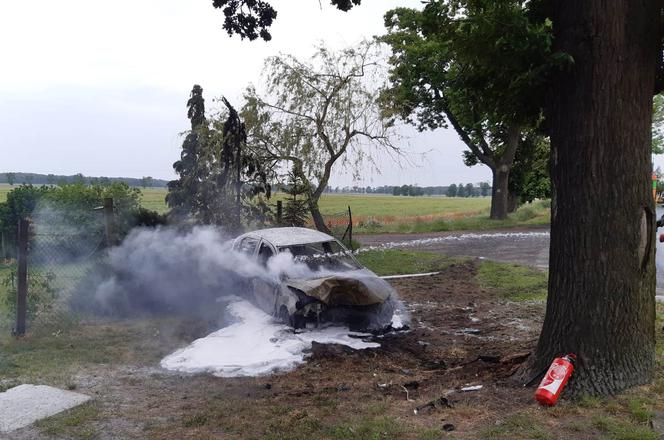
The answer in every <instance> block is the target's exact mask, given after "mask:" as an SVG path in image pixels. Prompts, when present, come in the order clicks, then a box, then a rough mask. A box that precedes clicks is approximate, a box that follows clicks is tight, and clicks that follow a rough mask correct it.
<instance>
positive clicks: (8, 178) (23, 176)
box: [0, 172, 168, 188]
mask: <svg viewBox="0 0 664 440" xmlns="http://www.w3.org/2000/svg"><path fill="white" fill-rule="evenodd" d="M115 182H123V183H126V184H127V185H129V186H135V187H138V186H140V187H143V188H148V187H158V188H165V187H166V185H167V184H168V181H167V180H162V179H154V178H152V177H150V176H145V177H141V178H136V177H105V176H101V177H93V176H84V175H83V174H80V173H79V174H74V175H73V176H64V175H61V174H37V173H13V172H6V173H0V183H8V184H10V185H21V184H29V185H64V184H68V183H83V184H86V185H110V184H111V183H115Z"/></svg>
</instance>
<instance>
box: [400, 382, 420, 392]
mask: <svg viewBox="0 0 664 440" xmlns="http://www.w3.org/2000/svg"><path fill="white" fill-rule="evenodd" d="M403 386H404V388H408V389H410V390H416V389H418V388H419V387H420V383H419V382H418V381H416V380H411V381H410V382H406V383H405V384H403Z"/></svg>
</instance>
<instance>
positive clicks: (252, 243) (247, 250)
mask: <svg viewBox="0 0 664 440" xmlns="http://www.w3.org/2000/svg"><path fill="white" fill-rule="evenodd" d="M257 245H258V240H257V239H255V238H252V237H247V238H245V239H243V240H242V241H241V242H240V246H239V248H238V250H239V251H240V252H242V253H243V254H247V255H253V254H254V251H255V250H256V246H257Z"/></svg>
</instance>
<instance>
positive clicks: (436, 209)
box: [0, 184, 550, 233]
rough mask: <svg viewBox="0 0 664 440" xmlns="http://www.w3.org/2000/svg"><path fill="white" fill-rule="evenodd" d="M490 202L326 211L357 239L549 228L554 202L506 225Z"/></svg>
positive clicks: (326, 204)
mask: <svg viewBox="0 0 664 440" xmlns="http://www.w3.org/2000/svg"><path fill="white" fill-rule="evenodd" d="M10 189H11V187H10V186H9V185H6V184H4V185H0V202H2V201H4V200H5V199H6V195H7V192H9V191H10ZM141 192H142V194H143V196H142V201H141V204H142V206H143V207H145V208H147V209H150V210H153V211H157V212H159V213H164V212H166V211H167V207H166V203H165V201H164V198H165V196H166V188H141ZM284 198H285V195H284V194H276V195H275V196H273V197H272V198H271V199H270V204H271V205H272V206H276V203H277V201H278V200H283V199H284ZM490 203H491V199H490V198H489V197H475V198H456V197H454V198H447V197H405V196H391V195H362V194H325V195H323V197H322V198H321V200H320V208H321V212H322V213H323V215H324V216H325V217H326V222H328V224H329V225H331V226H332V227H333V229H335V230H336V229H339V228H341V229H343V228H345V225H347V222H348V217H347V211H348V207H349V206H350V208H351V211H352V213H353V225H354V226H353V227H354V232H356V233H381V232H399V233H416V232H436V231H453V230H482V229H493V228H509V227H518V226H533V225H544V224H548V223H549V215H550V209H549V206H548V202H546V201H543V202H536V203H533V204H531V205H528V206H524V207H522V208H520V209H519V211H517V212H516V213H515V214H512V215H510V217H509V218H508V219H506V220H500V221H493V220H489V219H488V215H489V205H490Z"/></svg>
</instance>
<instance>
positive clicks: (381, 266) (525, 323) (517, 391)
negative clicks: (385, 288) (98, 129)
mask: <svg viewBox="0 0 664 440" xmlns="http://www.w3.org/2000/svg"><path fill="white" fill-rule="evenodd" d="M366 257H367V258H366V260H365V262H366V263H367V264H369V265H370V266H371V267H372V268H373V269H375V270H377V271H379V272H380V271H385V270H389V271H393V269H390V268H394V267H398V266H403V267H404V268H405V269H406V270H412V269H413V267H412V264H413V262H416V261H419V260H422V259H425V260H427V263H426V266H425V267H423V268H439V269H442V271H443V273H442V274H441V275H438V276H434V277H427V278H418V279H402V280H395V281H394V283H393V284H394V286H395V287H396V289H397V290H398V291H399V293H400V295H401V296H402V298H403V299H404V300H405V301H406V304H407V306H408V309H409V311H410V312H411V315H412V328H411V331H409V332H402V333H394V334H388V335H386V336H384V337H380V338H376V339H375V340H376V341H377V342H379V343H380V344H381V347H380V348H375V349H367V350H351V349H343V348H340V347H339V346H325V345H323V346H322V347H319V348H317V349H316V350H314V351H313V353H312V354H311V357H310V358H309V360H308V362H307V363H306V364H303V365H301V366H299V367H298V368H296V369H295V370H293V371H290V372H286V373H280V374H274V375H270V376H263V377H256V378H218V377H214V376H212V375H209V374H193V375H192V374H177V373H170V372H168V371H165V370H163V369H161V368H160V367H159V360H160V359H161V358H162V357H163V356H164V355H166V354H168V353H169V352H171V351H173V350H174V349H176V348H178V347H180V346H183V345H186V344H188V343H189V342H190V341H191V340H193V339H195V338H196V337H199V336H201V335H203V334H206V333H207V332H209V331H211V330H212V329H208V328H207V327H206V325H205V324H204V323H201V322H197V321H193V322H192V321H187V320H183V319H175V318H150V319H142V320H123V321H120V322H117V321H116V322H112V321H104V320H101V321H100V320H98V321H97V322H95V323H90V324H88V325H83V326H78V327H73V328H65V329H62V331H61V332H58V333H47V334H40V335H28V336H27V337H25V338H22V339H19V340H15V339H11V338H9V337H7V335H6V334H3V335H2V336H0V352H1V353H2V354H3V355H2V356H0V377H2V380H0V388H2V389H6V388H9V387H11V386H14V385H16V384H18V383H23V382H39V383H42V384H48V385H54V386H59V387H62V388H67V389H73V390H76V391H78V392H81V393H84V394H88V395H90V396H92V397H93V401H92V402H91V403H88V404H86V405H84V406H82V407H79V408H76V409H73V410H70V411H67V412H65V413H63V414H60V415H57V416H54V417H51V418H49V419H46V420H44V421H41V422H39V423H38V424H37V425H36V426H33V427H30V428H25V429H22V430H19V431H17V432H14V433H12V434H11V436H9V437H8V438H9V439H11V440H24V439H37V440H41V439H49V438H71V439H94V438H137V439H138V438H140V439H172V438H191V439H214V438H224V439H238V440H240V439H275V440H276V439H302V440H305V439H307V440H310V439H314V438H320V439H331V440H336V439H339V440H340V439H356V440H365V439H366V440H391V439H397V438H398V439H403V440H433V439H439V438H458V439H510V440H518V439H552V440H553V439H558V438H578V439H623V440H627V439H641V440H650V439H653V440H654V439H657V438H660V435H659V434H658V433H657V432H656V431H655V430H653V429H652V428H651V424H654V426H659V425H658V424H659V423H660V420H661V418H662V414H664V338H663V335H662V332H658V333H657V338H658V341H657V344H658V345H657V374H656V378H655V381H654V383H653V384H651V385H647V386H642V387H638V388H635V389H633V390H631V391H628V392H626V393H623V394H621V395H619V396H617V397H614V398H607V399H596V398H585V399H581V400H578V401H569V400H562V401H561V402H560V403H559V404H558V406H557V407H555V408H550V409H545V408H541V407H539V406H538V405H537V404H536V403H535V402H534V400H533V399H532V393H533V389H532V388H523V387H522V386H521V385H520V384H519V383H517V382H515V381H514V380H513V377H514V376H513V375H512V374H513V373H514V372H515V371H517V370H518V368H519V366H520V365H521V363H522V362H523V361H524V359H526V358H527V356H528V352H530V351H531V350H532V349H533V348H534V344H535V342H536V337H537V333H538V331H539V328H540V325H541V320H542V316H543V312H544V306H545V305H544V302H543V301H542V299H541V296H540V292H541V290H540V287H541V285H542V283H543V282H545V274H544V273H542V272H538V271H533V270H530V269H529V270H527V271H524V270H522V269H520V268H518V267H515V266H513V265H509V264H497V265H496V264H495V263H493V264H492V265H490V266H487V263H485V262H482V261H479V260H474V259H468V260H455V261H451V260H449V259H445V258H441V257H440V256H437V255H436V256H430V257H425V256H424V255H423V254H421V253H412V252H406V251H400V252H399V253H393V254H390V257H389V258H390V259H391V260H392V261H390V262H387V261H382V262H378V263H375V261H376V258H379V256H378V255H370V254H369V255H367V256H366ZM436 260H438V261H439V265H438V266H437V263H436ZM388 263H389V264H388ZM485 266H486V267H485ZM506 278H509V279H511V280H514V281H515V283H516V285H519V286H520V291H519V292H518V296H517V297H511V296H510V295H509V292H508V291H507V290H506V287H505V284H504V279H506ZM529 294H531V295H530V296H529ZM533 297H535V298H538V299H536V300H532V298H533ZM657 316H658V326H657V328H661V326H662V323H663V321H664V306H662V305H658V309H657ZM467 385H482V386H483V388H482V389H481V390H479V391H475V392H467V393H464V392H460V391H459V389H460V387H463V386H467ZM406 390H409V391H408V393H406ZM441 397H445V399H446V400H444V402H445V404H438V405H436V406H433V407H430V408H425V409H423V410H421V411H420V412H419V413H418V414H414V412H413V409H414V408H416V407H418V406H420V405H424V404H426V403H427V402H430V401H433V400H435V399H439V398H441ZM443 426H446V429H453V431H451V432H447V431H445V430H444V429H443Z"/></svg>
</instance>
